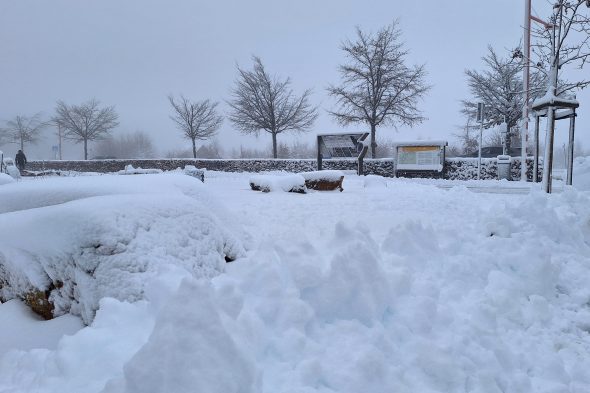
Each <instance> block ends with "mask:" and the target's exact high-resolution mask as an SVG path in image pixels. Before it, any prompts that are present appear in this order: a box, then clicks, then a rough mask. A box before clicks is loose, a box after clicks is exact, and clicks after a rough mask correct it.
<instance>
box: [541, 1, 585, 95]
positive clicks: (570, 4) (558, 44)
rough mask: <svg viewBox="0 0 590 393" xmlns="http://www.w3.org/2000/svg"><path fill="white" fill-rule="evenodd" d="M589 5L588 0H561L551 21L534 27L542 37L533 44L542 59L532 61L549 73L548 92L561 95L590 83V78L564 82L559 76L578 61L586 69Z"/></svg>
mask: <svg viewBox="0 0 590 393" xmlns="http://www.w3.org/2000/svg"><path fill="white" fill-rule="evenodd" d="M584 6H586V7H584ZM588 8H590V1H588V0H557V1H556V2H555V5H554V6H553V14H552V15H551V17H550V23H549V24H548V25H545V26H543V27H539V28H535V29H534V30H533V31H532V33H533V35H534V36H535V37H536V38H539V40H537V43H536V44H534V45H532V48H533V52H534V53H535V54H536V55H537V56H538V57H539V59H540V60H539V61H538V62H534V61H532V62H531V63H530V64H531V66H532V67H534V68H536V69H538V70H539V71H540V72H543V73H545V74H546V76H547V79H546V80H547V89H546V90H547V93H548V94H551V95H553V96H561V95H563V94H564V93H567V92H569V91H575V90H578V89H583V88H585V87H587V86H588V85H590V79H582V80H579V81H574V82H567V83H564V82H562V81H560V79H559V77H558V73H559V70H561V69H562V68H563V67H564V66H565V65H568V64H569V65H575V66H577V68H579V69H582V68H583V67H584V65H585V64H586V63H587V62H589V61H590V11H588ZM546 66H548V67H549V70H547V69H546Z"/></svg>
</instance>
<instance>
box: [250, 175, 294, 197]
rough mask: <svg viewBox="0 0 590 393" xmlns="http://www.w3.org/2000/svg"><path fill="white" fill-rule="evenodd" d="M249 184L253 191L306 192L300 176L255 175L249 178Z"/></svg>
mask: <svg viewBox="0 0 590 393" xmlns="http://www.w3.org/2000/svg"><path fill="white" fill-rule="evenodd" d="M249 182H250V187H251V188H252V189H253V190H255V191H262V192H270V191H284V192H297V193H305V192H306V187H305V179H304V178H303V176H301V175H291V174H289V175H282V176H281V175H257V176H251V177H250V180H249Z"/></svg>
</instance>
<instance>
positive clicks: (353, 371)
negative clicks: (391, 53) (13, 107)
mask: <svg viewBox="0 0 590 393" xmlns="http://www.w3.org/2000/svg"><path fill="white" fill-rule="evenodd" d="M576 174H577V176H578V177H574V182H575V183H576V186H578V187H579V188H580V189H576V188H568V187H566V188H564V189H563V191H562V192H560V193H556V194H553V195H550V196H548V195H545V194H544V193H542V192H541V191H540V189H539V188H537V187H532V188H531V189H530V191H529V192H528V193H526V194H524V193H522V194H520V193H490V192H471V191H470V190H469V189H468V188H467V187H466V185H470V184H471V183H469V184H466V183H459V182H452V183H448V182H447V183H445V182H440V181H425V180H418V181H411V180H403V179H382V178H377V177H363V178H359V177H357V176H354V175H350V174H347V176H346V178H345V180H344V185H343V187H344V192H342V193H341V192H309V193H308V194H295V193H286V192H270V193H260V192H254V191H251V190H250V186H249V182H248V180H249V178H250V176H252V174H237V173H216V172H208V173H207V179H206V182H205V184H204V185H203V184H200V183H199V184H197V183H198V182H197V181H195V182H194V183H188V182H185V181H181V180H174V181H172V180H170V179H172V178H170V177H168V178H167V177H166V176H167V175H141V176H143V177H142V179H149V181H141V182H142V184H143V186H142V187H138V186H137V185H135V186H128V185H125V183H124V181H127V180H130V179H133V178H135V177H134V176H120V177H119V178H123V179H124V180H116V182H115V183H113V182H112V181H110V180H109V179H110V178H114V177H115V176H100V177H87V178H82V177H78V178H74V179H69V180H70V181H71V183H68V182H66V181H64V179H43V180H41V179H37V180H30V181H27V180H25V181H21V182H17V183H11V184H6V185H3V186H1V187H0V201H2V196H3V194H2V193H3V192H7V191H4V190H5V189H7V188H10V190H11V191H10V192H11V195H13V196H14V195H20V196H21V198H20V202H18V199H19V198H12V197H11V203H12V205H11V206H12V208H11V209H8V210H5V211H9V212H7V213H3V214H0V220H2V226H4V227H6V226H8V227H9V226H10V225H11V222H10V220H11V219H14V218H16V217H26V219H27V220H29V222H28V224H29V225H33V224H35V222H36V221H35V220H43V219H47V217H49V216H48V215H47V214H46V212H47V209H60V208H61V209H63V208H64V206H67V205H68V203H74V204H76V203H77V204H83V203H86V204H87V205H88V204H89V203H90V202H88V201H91V200H92V198H97V197H101V196H102V197H105V198H122V199H121V201H123V199H124V201H123V202H124V206H129V209H130V212H131V211H132V203H131V202H130V200H129V198H132V197H133V196H134V195H135V197H138V198H145V195H144V194H145V193H146V192H147V193H149V194H150V195H152V197H154V193H156V191H157V190H161V191H162V192H161V193H160V194H163V195H168V194H173V195H172V197H171V199H170V201H171V202H177V201H175V200H174V198H177V199H178V198H182V196H181V195H179V194H182V195H183V196H185V197H187V198H191V199H193V201H197V204H203V205H204V206H205V210H206V211H208V212H210V213H212V214H213V215H214V216H215V217H217V218H216V219H215V220H216V221H215V222H219V223H224V226H227V227H228V228H231V231H230V232H231V233H232V234H234V236H235V237H236V238H237V239H238V240H239V242H240V243H241V244H243V245H244V246H245V247H246V251H245V254H244V256H243V257H241V258H239V259H237V260H236V261H235V262H232V263H229V264H227V265H225V267H224V272H220V273H219V274H217V275H206V276H203V277H200V276H199V275H195V274H194V272H192V271H191V270H190V269H189V268H187V266H186V265H183V264H182V263H163V264H162V266H161V267H160V268H159V270H158V274H157V275H151V276H150V277H149V285H147V286H146V287H145V292H144V293H143V296H142V299H141V300H138V301H135V302H133V303H129V302H126V301H123V300H121V299H116V298H113V297H105V298H102V299H100V300H99V306H100V307H99V308H98V311H97V313H96V316H95V317H94V319H93V321H92V322H91V324H90V325H89V326H86V327H83V325H82V324H81V322H80V321H79V320H77V319H76V318H75V317H72V316H68V315H65V316H62V317H60V318H57V319H54V320H52V321H39V320H37V319H36V318H34V317H33V316H31V314H30V313H28V312H27V310H26V309H24V306H23V304H22V303H21V302H20V301H18V300H11V301H9V302H7V303H5V304H2V305H0V328H1V329H2V330H0V331H1V333H0V392H60V393H67V392H82V391H83V392H113V393H114V392H137V393H140V392H141V393H145V392H219V393H221V392H224V393H227V392H239V393H247V392H248V393H249V392H273V393H275V392H293V393H295V392H297V393H299V392H303V393H311V392H323V393H328V392H351V393H352V392H355V393H356V392H481V393H484V392H486V393H487V392H523V393H524V392H547V393H549V392H572V393H581V392H588V391H590V285H588V283H589V282H590V192H589V191H588V189H590V181H589V182H587V183H585V182H586V181H588V180H590V160H588V161H583V160H581V161H580V162H578V163H577V172H576ZM138 176H139V175H138ZM97 178H99V179H101V180H100V181H101V182H102V183H101V184H99V183H95V182H96V181H97V180H96V179H97ZM173 178H174V177H173ZM187 178H188V177H187ZM102 179H106V180H102ZM191 179H192V178H191ZM193 180H194V179H193ZM66 183H67V184H69V185H68V186H64V184H66ZM190 184H193V185H192V186H191V185H190ZM448 184H452V185H453V187H448ZM498 184H500V185H501V186H502V187H506V188H510V187H512V188H518V187H522V185H520V186H519V185H518V184H516V183H510V184H508V185H505V184H503V183H498V182H480V183H476V184H471V185H474V186H478V187H479V188H486V187H487V188H490V190H491V189H493V188H494V185H498ZM578 184H579V185H578ZM586 184H587V185H588V186H589V187H587V186H586ZM441 185H442V186H443V187H441ZM64 187H66V188H67V187H70V188H69V189H65V191H64ZM35 189H37V190H39V189H44V190H49V191H51V192H49V191H47V196H46V197H42V193H35V192H34V190H35ZM60 190H61V193H60ZM121 190H124V192H122V191H121ZM30 194H32V195H37V196H36V197H35V198H37V199H36V200H35V201H32V199H29V198H28V197H27V195H30ZM120 194H126V195H124V196H121V195H120ZM130 194H134V195H130ZM72 195H74V196H73V197H72ZM162 197H164V196H162ZM125 198H127V199H125ZM33 199H34V198H33ZM183 201H185V200H184V199H183ZM200 201H201V202H200ZM123 202H122V203H123ZM187 203H188V202H187ZM192 203H193V202H191V204H190V206H193V205H192ZM55 204H59V205H60V206H61V207H60V206H50V205H55ZM36 206H46V207H42V208H39V207H36ZM109 206H111V207H112V205H109ZM150 211H151V212H152V214H154V216H155V217H159V215H161V214H163V211H164V210H162V209H160V210H158V209H152V210H150ZM183 211H184V210H183ZM199 211H200V210H199ZM111 212H112V210H111ZM18 214H20V216H19V215H18ZM118 214H119V213H118ZM130 214H131V213H130ZM186 214H189V213H188V212H186ZM131 216H133V215H132V214H131ZM7 217H8V218H7ZM155 221H158V220H155ZM155 221H154V223H155ZM68 222H70V223H72V222H74V221H73V220H72V219H70V221H68ZM15 224H16V223H15ZM41 224H42V223H41ZM21 225H25V224H21ZM184 225H187V224H184ZM53 228H54V229H55V228H57V229H55V230H56V231H58V230H59V227H53ZM162 228H164V227H162ZM166 228H167V227H166ZM159 230H162V231H165V233H166V238H165V239H166V241H174V239H176V238H175V237H174V235H173V234H174V232H173V231H171V230H170V231H169V230H168V229H159ZM178 231H179V232H180V231H182V227H180V228H178ZM5 233H8V230H7V231H6V232H5ZM11 233H13V232H11ZM12 236H16V235H14V234H13V235H12ZM35 236H42V234H40V233H37V234H36V235H35ZM52 236H54V237H59V236H58V235H56V234H53V235H52ZM178 236H182V235H181V234H178ZM215 236H216V237H217V236H221V235H215ZM232 238H233V237H232ZM41 240H42V239H37V238H32V239H30V242H31V243H32V244H34V243H36V242H39V241H41ZM142 240H143V241H154V237H151V238H143V239H142ZM238 240H236V241H238ZM0 242H2V238H0ZM41 244H43V242H41ZM0 245H1V243H0ZM36 247H37V248H38V247H41V246H36ZM137 249H139V248H137ZM195 249H196V250H199V248H198V247H196V248H195ZM145 250H148V252H151V251H149V250H152V249H151V248H149V247H147V248H145ZM0 252H2V249H1V248H0ZM160 257H161V256H159V255H158V254H155V255H154V258H155V259H158V258H160ZM8 321H11V322H10V323H9V322H8ZM5 326H6V328H5ZM8 326H10V328H8Z"/></svg>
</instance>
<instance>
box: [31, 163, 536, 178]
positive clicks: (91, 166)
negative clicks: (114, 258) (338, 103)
mask: <svg viewBox="0 0 590 393" xmlns="http://www.w3.org/2000/svg"><path fill="white" fill-rule="evenodd" d="M126 165H133V167H134V168H143V169H148V168H157V169H162V170H164V171H170V170H174V169H176V168H184V167H185V165H194V166H195V167H197V168H205V169H207V170H210V171H222V172H265V171H285V172H307V171H315V170H317V161H316V160H313V159H303V160H283V159H277V160H272V159H227V160H223V159H218V160H207V159H196V160H194V159H158V160H88V161H30V162H29V163H27V170H30V171H46V170H59V171H77V172H100V173H107V172H117V171H120V170H122V169H125V166H126ZM322 165H323V169H333V170H356V169H357V161H356V160H352V159H348V160H347V159H340V160H324V161H323V164H322ZM364 165H365V168H364V169H365V173H366V174H368V175H380V176H386V177H393V160H392V159H365V162H364ZM527 167H528V173H527V175H528V178H529V180H531V179H532V172H533V161H532V160H527ZM510 171H511V174H512V180H518V179H520V160H518V159H512V160H511V167H510ZM399 175H400V176H403V177H439V178H440V177H442V178H444V179H450V180H470V179H476V178H477V158H448V159H447V160H446V161H445V166H444V169H443V172H442V176H441V175H437V174H433V173H428V172H423V173H400V174H399ZM481 178H482V179H497V178H498V167H497V164H496V159H495V158H486V159H484V160H482V171H481Z"/></svg>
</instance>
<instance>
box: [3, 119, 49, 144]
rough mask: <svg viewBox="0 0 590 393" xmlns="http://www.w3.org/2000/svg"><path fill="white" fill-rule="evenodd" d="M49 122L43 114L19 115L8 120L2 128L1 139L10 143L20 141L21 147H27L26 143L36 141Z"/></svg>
mask: <svg viewBox="0 0 590 393" xmlns="http://www.w3.org/2000/svg"><path fill="white" fill-rule="evenodd" d="M47 124H48V123H47V122H46V121H43V119H42V118H41V114H40V113H37V114H35V115H33V116H24V115H18V116H15V117H14V118H13V119H11V120H9V121H7V122H6V125H5V126H4V128H2V129H1V130H0V134H1V137H0V139H3V140H5V142H9V143H18V144H19V145H20V149H21V150H24V149H25V143H36V142H37V141H38V140H39V136H40V134H41V131H42V130H43V128H45V127H47Z"/></svg>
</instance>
